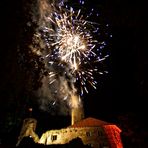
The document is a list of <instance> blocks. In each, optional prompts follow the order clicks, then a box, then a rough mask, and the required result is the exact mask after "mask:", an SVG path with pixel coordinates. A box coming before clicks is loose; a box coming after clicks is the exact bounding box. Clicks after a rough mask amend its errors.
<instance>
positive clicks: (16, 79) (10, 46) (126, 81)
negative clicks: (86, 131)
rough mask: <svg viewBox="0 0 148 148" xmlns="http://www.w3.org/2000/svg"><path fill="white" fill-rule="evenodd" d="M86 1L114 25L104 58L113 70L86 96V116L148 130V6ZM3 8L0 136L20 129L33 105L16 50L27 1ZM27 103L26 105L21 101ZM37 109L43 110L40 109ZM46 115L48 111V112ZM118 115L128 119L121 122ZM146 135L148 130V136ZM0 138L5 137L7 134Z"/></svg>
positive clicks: (5, 4) (121, 0)
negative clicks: (147, 112)
mask: <svg viewBox="0 0 148 148" xmlns="http://www.w3.org/2000/svg"><path fill="white" fill-rule="evenodd" d="M87 1H88V0H87ZM28 2H29V0H28ZM88 3H90V4H91V5H95V4H97V5H99V6H100V9H101V11H102V14H103V16H104V17H105V19H106V21H108V23H109V24H110V32H111V34H112V36H113V37H112V38H111V39H110V42H109V47H108V50H109V52H110V57H109V58H108V59H107V61H106V64H107V70H108V71H109V73H108V74H105V75H102V76H98V77H97V79H98V80H99V83H98V89H97V90H93V89H92V90H91V91H90V93H89V94H86V95H85V97H84V109H85V116H86V117H88V116H92V117H95V118H98V119H102V120H106V121H108V122H115V123H117V124H119V125H120V126H121V127H123V128H124V127H125V126H123V125H124V123H123V122H121V121H125V122H126V124H127V123H129V124H130V123H131V124H135V125H136V127H137V130H138V131H141V132H140V133H142V132H143V130H144V129H143V130H141V127H142V128H146V126H145V125H146V120H145V118H146V108H147V103H146V101H147V98H148V79H147V75H148V70H147V67H148V58H147V51H146V50H147V46H146V45H147V42H146V38H147V34H146V23H145V21H146V18H147V15H146V13H147V12H146V6H147V5H146V3H144V2H141V1H138V2H136V1H135V2H133V3H129V2H126V1H124V0H114V1H112V0H100V1H99V0H91V1H89V2H88ZM2 8H4V10H3V11H2V10H1V11H2V12H1V14H2V17H1V25H2V27H1V28H0V30H1V34H0V36H1V54H0V67H1V71H0V110H1V111H0V126H1V127H0V128H1V129H3V130H1V133H0V134H1V135H2V134H3V133H6V134H7V132H8V131H11V132H12V131H13V130H14V129H15V128H16V127H20V126H21V125H20V124H21V120H23V118H24V117H27V116H29V115H30V114H29V113H28V112H27V108H29V105H30V106H31V105H32V104H31V103H30V102H31V101H30V102H29V103H28V100H27V101H26V100H25V101H24V99H25V93H26V92H25V86H26V85H25V84H24V83H25V82H26V80H24V79H25V76H24V72H22V71H21V70H20V67H19V64H18V61H17V50H16V49H17V46H18V42H19V40H20V34H19V33H20V30H21V29H22V28H21V27H22V26H23V23H25V16H24V15H23V14H24V13H23V12H22V11H23V10H24V9H25V6H24V1H23V0H18V1H15V3H14V2H13V1H10V0H9V1H8V0H7V1H5V2H3V3H2ZM23 16H24V18H23ZM29 93H30V92H29ZM20 97H22V98H20ZM29 97H31V93H30V94H29ZM23 102H26V103H28V104H27V105H26V106H25V105H24V104H23V105H22V103H23ZM19 105H20V107H19ZM33 105H34V106H35V104H33ZM22 106H23V107H22ZM35 110H37V111H38V112H39V110H38V109H37V107H35ZM38 112H36V113H34V114H35V115H36V116H37V117H38V118H39V116H40V114H42V115H43V113H38ZM21 115H22V117H21ZM44 116H48V114H47V113H45V114H44ZM120 117H123V118H122V119H125V120H119V119H121V118H120ZM14 118H15V119H14ZM42 118H43V116H42ZM56 118H57V117H56ZM129 118H130V119H129ZM6 121H9V122H10V124H8V122H7V123H6ZM16 122H17V123H18V124H17V123H16ZM130 126H131V125H129V127H130ZM13 128H14V129H13ZM125 128H126V127H125ZM123 131H124V129H123ZM12 133H13V132H12ZM18 133H19V131H17V134H18ZM147 133H148V131H147V132H145V133H144V135H147ZM15 134H16V133H15ZM135 134H136V133H135ZM4 137H5V136H4ZM0 139H1V141H2V139H4V138H3V136H1V137H0ZM142 148H144V146H143V147H142Z"/></svg>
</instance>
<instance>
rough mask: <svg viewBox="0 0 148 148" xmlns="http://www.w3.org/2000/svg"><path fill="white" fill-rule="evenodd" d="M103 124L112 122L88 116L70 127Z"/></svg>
mask: <svg viewBox="0 0 148 148" xmlns="http://www.w3.org/2000/svg"><path fill="white" fill-rule="evenodd" d="M104 125H112V124H111V123H108V122H105V121H102V120H98V119H95V118H92V117H89V118H86V119H83V120H81V121H79V122H77V123H75V124H73V125H71V126H70V127H97V126H104Z"/></svg>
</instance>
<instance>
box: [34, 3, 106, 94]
mask: <svg viewBox="0 0 148 148" xmlns="http://www.w3.org/2000/svg"><path fill="white" fill-rule="evenodd" d="M66 7H67V6H66ZM52 9H53V10H54V11H53V12H52V13H50V14H49V15H48V16H47V15H46V17H44V18H45V22H46V23H44V26H42V29H41V30H40V32H38V35H36V36H40V37H41V38H42V39H43V40H44V44H46V50H47V51H46V52H44V53H45V55H44V54H43V55H44V57H46V59H47V61H48V64H49V65H51V64H52V65H53V63H58V65H59V66H61V67H64V66H65V65H66V66H67V67H68V69H69V73H71V75H72V76H73V77H74V78H75V80H76V81H79V82H80V84H81V95H83V90H85V91H86V92H88V90H87V84H88V83H89V84H90V85H91V86H93V88H96V84H97V82H96V81H95V80H94V77H93V73H94V72H96V71H97V70H98V68H96V67H93V66H91V65H92V63H93V62H94V63H95V62H100V61H102V60H105V59H106V57H108V55H106V56H104V57H101V56H100V55H101V50H102V49H103V48H104V47H105V45H106V43H105V42H104V41H99V36H98V34H99V24H97V23H96V22H92V21H90V20H89V19H88V18H89V16H91V15H92V12H91V13H90V14H88V15H87V16H86V17H85V16H84V15H83V14H82V13H81V10H80V9H79V10H78V11H74V9H73V8H72V7H70V9H68V8H63V7H61V6H59V7H58V9H55V7H54V6H53V5H52ZM92 11H93V9H92ZM48 23H49V24H53V26H54V27H53V28H51V26H49V24H48ZM94 36H95V37H94ZM44 50H45V49H44ZM100 73H101V72H100ZM54 75H55V74H51V73H50V77H53V80H51V82H50V84H52V83H53V82H54V81H55V77H54Z"/></svg>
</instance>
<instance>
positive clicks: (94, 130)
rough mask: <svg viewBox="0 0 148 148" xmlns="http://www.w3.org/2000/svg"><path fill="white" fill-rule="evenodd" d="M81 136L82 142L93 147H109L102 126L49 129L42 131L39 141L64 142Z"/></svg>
mask: <svg viewBox="0 0 148 148" xmlns="http://www.w3.org/2000/svg"><path fill="white" fill-rule="evenodd" d="M77 137H79V138H81V140H82V142H83V144H85V145H91V146H93V147H94V148H95V147H96V148H99V147H103V146H104V147H105V148H109V142H108V139H107V135H106V133H105V131H104V129H103V128H102V127H83V128H80V127H79V128H65V129H61V130H50V131H47V132H46V133H44V134H43V135H42V136H41V138H40V140H39V143H41V144H45V145H50V144H66V143H69V142H70V141H71V140H73V139H75V138H77Z"/></svg>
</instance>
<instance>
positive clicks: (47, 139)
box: [20, 118, 123, 148]
mask: <svg viewBox="0 0 148 148" xmlns="http://www.w3.org/2000/svg"><path fill="white" fill-rule="evenodd" d="M28 125H29V124H28ZM24 129H25V132H24V133H28V134H27V135H26V134H25V135H24V137H25V136H30V134H31V133H32V130H31V129H30V127H28V128H27V127H26V126H25V128H24ZM28 129H30V130H28ZM34 130H35V129H34ZM34 130H33V133H35V132H34ZM27 131H31V132H27ZM120 133H121V130H120V129H119V128H118V127H117V126H116V125H114V124H110V123H107V122H105V121H101V120H98V119H95V118H86V119H83V120H81V121H79V122H77V123H75V124H73V125H71V126H69V127H67V128H63V129H60V130H49V131H46V132H45V133H43V134H42V136H41V138H39V139H38V141H35V142H37V143H39V144H44V145H53V144H67V143H69V142H70V141H72V140H74V139H76V138H80V139H81V140H82V142H83V144H84V145H90V146H92V147H93V148H102V147H103V148H123V146H122V141H121V137H120ZM20 137H21V136H20ZM22 138H23V137H21V139H22ZM34 140H35V139H34Z"/></svg>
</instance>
